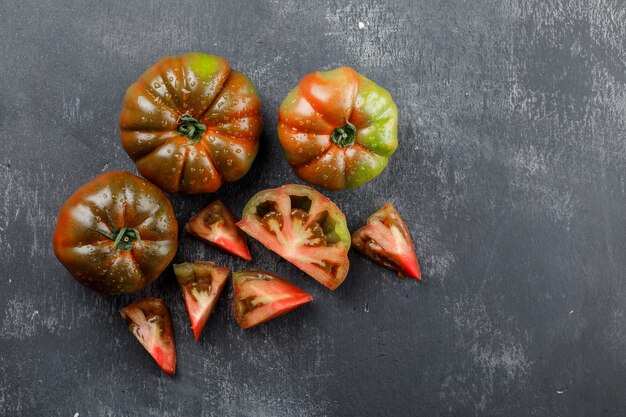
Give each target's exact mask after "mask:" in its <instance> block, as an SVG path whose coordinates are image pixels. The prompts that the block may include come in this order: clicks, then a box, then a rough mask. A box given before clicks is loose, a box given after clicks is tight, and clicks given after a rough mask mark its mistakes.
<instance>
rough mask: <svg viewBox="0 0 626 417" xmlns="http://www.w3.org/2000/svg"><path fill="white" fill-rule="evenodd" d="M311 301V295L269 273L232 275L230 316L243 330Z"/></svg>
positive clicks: (248, 272) (246, 272) (236, 273)
mask: <svg viewBox="0 0 626 417" xmlns="http://www.w3.org/2000/svg"><path fill="white" fill-rule="evenodd" d="M312 300H313V297H312V296H311V294H309V293H307V292H305V291H302V290H301V289H300V288H298V287H296V286H295V285H293V284H292V283H290V282H289V281H285V280H284V279H282V278H280V277H278V276H276V275H274V274H271V273H269V272H265V271H259V270H254V271H239V272H235V273H234V274H233V313H234V316H235V320H237V324H239V326H241V327H242V328H244V329H249V328H250V327H254V326H258V325H260V324H263V323H267V322H268V321H270V320H273V319H275V318H277V317H280V316H282V315H284V314H287V313H288V312H290V311H291V310H293V309H295V308H297V307H300V306H301V305H303V304H306V303H308V302H310V301H312Z"/></svg>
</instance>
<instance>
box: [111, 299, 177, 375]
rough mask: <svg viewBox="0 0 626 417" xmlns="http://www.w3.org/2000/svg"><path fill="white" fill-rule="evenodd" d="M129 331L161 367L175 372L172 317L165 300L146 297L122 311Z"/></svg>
mask: <svg viewBox="0 0 626 417" xmlns="http://www.w3.org/2000/svg"><path fill="white" fill-rule="evenodd" d="M120 314H121V315H122V318H123V319H124V321H126V324H127V325H128V330H130V332H131V333H132V334H133V335H135V337H136V338H137V340H139V343H141V344H142V345H143V347H144V348H146V350H147V351H148V352H149V353H150V355H152V357H153V358H154V360H155V361H156V363H158V364H159V366H160V367H161V369H163V371H164V372H165V373H166V374H168V375H174V371H175V369H176V346H175V345H174V333H173V331H172V320H171V319H170V313H169V311H168V310H167V307H166V306H165V303H164V302H163V300H161V299H160V298H144V299H141V300H138V301H135V302H134V303H132V304H129V305H128V306H126V307H124V308H123V309H121V310H120Z"/></svg>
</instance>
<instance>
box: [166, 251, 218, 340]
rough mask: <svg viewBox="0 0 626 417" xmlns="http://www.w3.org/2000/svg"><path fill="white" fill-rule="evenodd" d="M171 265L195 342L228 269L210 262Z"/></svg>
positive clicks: (212, 306)
mask: <svg viewBox="0 0 626 417" xmlns="http://www.w3.org/2000/svg"><path fill="white" fill-rule="evenodd" d="M173 267H174V274H176V279H177V280H178V285H180V289H181V291H182V293H183V299H184V300H185V307H186V308H187V314H189V320H190V321H191V329H192V330H193V337H194V339H196V342H197V341H198V339H199V338H200V334H201V333H202V329H204V325H205V324H206V322H207V320H208V319H209V317H210V316H211V314H213V310H215V306H216V304H217V300H218V298H219V297H220V294H221V293H222V290H223V289H224V287H225V286H226V280H227V279H228V275H229V274H230V269H228V268H219V267H217V266H214V265H213V263H212V262H193V263H191V262H185V263H182V264H175V265H173Z"/></svg>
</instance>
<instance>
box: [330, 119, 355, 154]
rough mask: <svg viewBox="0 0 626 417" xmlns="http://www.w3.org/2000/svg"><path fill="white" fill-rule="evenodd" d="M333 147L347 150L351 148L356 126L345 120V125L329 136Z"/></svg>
mask: <svg viewBox="0 0 626 417" xmlns="http://www.w3.org/2000/svg"><path fill="white" fill-rule="evenodd" d="M330 138H331V139H332V141H333V143H334V144H335V145H338V146H341V147H342V148H347V147H348V146H352V145H353V144H354V141H355V139H356V126H355V125H353V124H352V123H350V122H349V121H348V120H346V124H345V125H343V126H339V127H338V128H336V129H335V130H334V131H333V133H332V134H331V135H330Z"/></svg>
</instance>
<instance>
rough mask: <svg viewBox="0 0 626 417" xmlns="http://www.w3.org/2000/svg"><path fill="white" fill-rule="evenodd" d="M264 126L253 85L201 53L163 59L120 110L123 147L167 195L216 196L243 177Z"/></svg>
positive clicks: (136, 85) (130, 90)
mask: <svg viewBox="0 0 626 417" xmlns="http://www.w3.org/2000/svg"><path fill="white" fill-rule="evenodd" d="M185 116H187V117H191V118H193V120H194V121H195V122H191V121H189V122H188V123H186V122H184V120H185ZM192 126H193V132H194V133H192V132H191V131H190V130H191V129H190V128H191V127H192ZM262 126H263V121H262V117H261V100H260V98H259V95H258V94H257V92H256V89H255V88H254V86H253V85H252V83H251V81H250V80H249V79H248V78H247V77H246V76H245V75H244V74H242V73H240V72H238V71H235V70H233V69H231V68H230V65H229V64H228V62H227V61H226V60H225V59H224V58H221V57H218V56H214V55H207V54H201V53H188V54H184V55H180V56H168V57H164V58H161V59H160V60H159V61H158V62H156V63H155V64H154V65H153V66H152V67H150V68H149V69H148V70H146V72H145V73H144V74H143V75H142V76H141V77H140V78H139V80H137V82H135V83H134V84H132V85H131V86H130V87H128V90H127V91H126V96H125V98H124V103H123V106H122V111H121V113H120V128H121V139H122V145H123V147H124V149H125V150H126V152H127V153H128V155H129V156H130V157H131V158H132V159H133V161H135V164H136V165H137V169H138V170H139V172H140V173H141V175H143V176H144V177H146V178H147V179H149V180H150V181H152V182H153V183H155V184H156V185H157V186H159V187H160V188H161V189H162V190H164V191H167V192H169V193H183V194H195V193H207V192H213V191H216V190H217V189H218V188H220V187H221V186H222V184H224V183H230V182H233V181H237V180H238V179H240V178H241V177H243V176H244V175H245V174H246V173H247V172H248V170H249V169H250V166H251V165H252V162H253V161H254V158H255V157H256V154H257V151H258V145H259V142H258V139H259V136H260V134H261V129H262ZM183 128H184V129H183ZM202 129H204V130H202Z"/></svg>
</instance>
